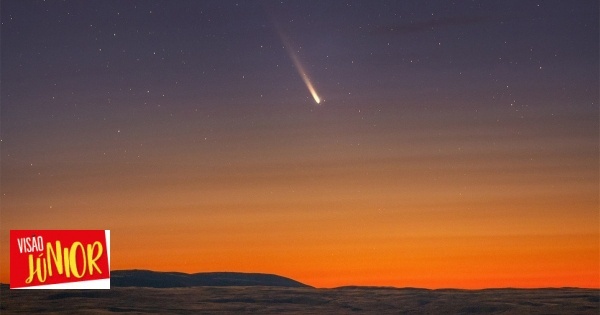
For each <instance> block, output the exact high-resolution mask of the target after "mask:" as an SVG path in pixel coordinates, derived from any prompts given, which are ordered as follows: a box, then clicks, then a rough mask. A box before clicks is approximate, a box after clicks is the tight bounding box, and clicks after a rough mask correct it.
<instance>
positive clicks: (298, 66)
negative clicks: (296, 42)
mask: <svg viewBox="0 0 600 315" xmlns="http://www.w3.org/2000/svg"><path fill="white" fill-rule="evenodd" d="M285 48H286V50H287V52H288V54H289V55H290V58H291V59H292V62H293V63H294V66H295V67H296V70H297V71H298V74H299V75H300V77H301V78H302V81H304V84H305V85H306V88H307V89H308V91H309V92H310V94H311V95H312V97H313V98H314V99H315V102H316V103H317V104H321V98H320V97H319V94H317V90H315V87H314V86H313V84H312V82H310V78H309V77H308V74H306V70H304V67H303V66H302V63H300V59H298V56H297V55H296V53H295V52H294V50H293V49H292V48H291V47H290V45H285Z"/></svg>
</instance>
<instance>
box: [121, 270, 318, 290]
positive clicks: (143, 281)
mask: <svg viewBox="0 0 600 315" xmlns="http://www.w3.org/2000/svg"><path fill="white" fill-rule="evenodd" d="M110 286H111V287H151V288H178V287H201V286H216V287H222V286H269V287H289V288H301V287H310V286H308V285H306V284H303V283H300V282H298V281H295V280H292V279H289V278H285V277H281V276H277V275H273V274H264V273H241V272H203V273H194V274H187V273H182V272H158V271H151V270H113V271H111V273H110Z"/></svg>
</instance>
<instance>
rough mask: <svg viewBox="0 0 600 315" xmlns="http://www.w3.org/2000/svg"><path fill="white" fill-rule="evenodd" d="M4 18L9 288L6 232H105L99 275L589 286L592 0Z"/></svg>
mask: <svg viewBox="0 0 600 315" xmlns="http://www.w3.org/2000/svg"><path fill="white" fill-rule="evenodd" d="M0 5H1V22H2V25H1V82H2V85H1V116H0V117H1V127H0V128H1V129H0V130H1V141H2V142H1V193H2V195H1V198H2V199H1V212H0V215H1V217H0V246H1V247H0V249H1V253H0V281H1V282H4V283H7V282H8V281H9V264H8V261H9V239H8V237H9V231H10V230H11V229H109V230H111V269H113V270H116V269H134V268H136V269H152V270H160V271H182V272H205V271H242V272H265V273H275V274H279V275H283V276H287V277H290V278H293V279H295V280H298V281H301V282H304V283H307V284H310V285H313V286H317V287H334V286H341V285H386V286H388V285H390V286H397V287H406V286H411V287H425V288H440V287H455V288H483V287H508V286H510V287H549V286H551V287H563V286H577V287H594V288H598V287H600V253H599V242H600V232H599V229H600V218H599V197H598V195H599V104H598V98H599V96H598V95H599V79H598V69H599V61H598V60H599V57H598V55H599V49H598V47H599V40H598V39H599V31H598V28H599V27H598V25H599V18H598V12H599V4H598V1H595V0H594V1H446V0H437V1H367V0H353V1H316V0H315V1H230V0H226V1H221V0H218V1H217V0H214V1H52V0H49V1H17V0H13V1H7V0H2V1H1V2H0ZM294 59H296V61H295V60H294ZM301 68H303V69H301ZM306 80H308V81H309V82H310V83H311V84H312V85H313V87H314V89H315V91H316V93H317V94H318V96H319V97H320V99H322V101H321V103H320V104H317V103H316V102H315V100H314V99H313V96H311V93H310V92H309V90H308V89H307V84H305V83H306V82H305V81H306Z"/></svg>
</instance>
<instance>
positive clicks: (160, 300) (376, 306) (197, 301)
mask: <svg viewBox="0 0 600 315" xmlns="http://www.w3.org/2000/svg"><path fill="white" fill-rule="evenodd" d="M0 293H1V295H0V298H1V306H0V313H2V314H11V313H27V314H32V313H39V312H47V313H57V314H58V313H61V314H62V313H82V312H89V313H105V314H106V313H123V312H126V313H127V314H142V313H156V314H158V313H160V314H211V313H215V312H228V313H246V314H250V313H259V314H276V313H286V314H290V313H292V314H293V313H296V314H306V313H313V314H314V313H321V314H326V313H327V314H333V313H335V314H348V313H372V314H390V313H395V314H397V313H419V314H423V313H425V314H496V313H502V314H599V312H600V308H599V303H600V300H599V294H600V291H599V290H590V289H569V288H565V289H537V290H522V289H489V290H477V291H466V290H425V289H395V288H368V287H345V288H336V289H314V288H281V287H280V288H276V287H188V288H140V287H129V288H113V289H111V290H9V289H8V287H7V286H2V290H1V292H0Z"/></svg>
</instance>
